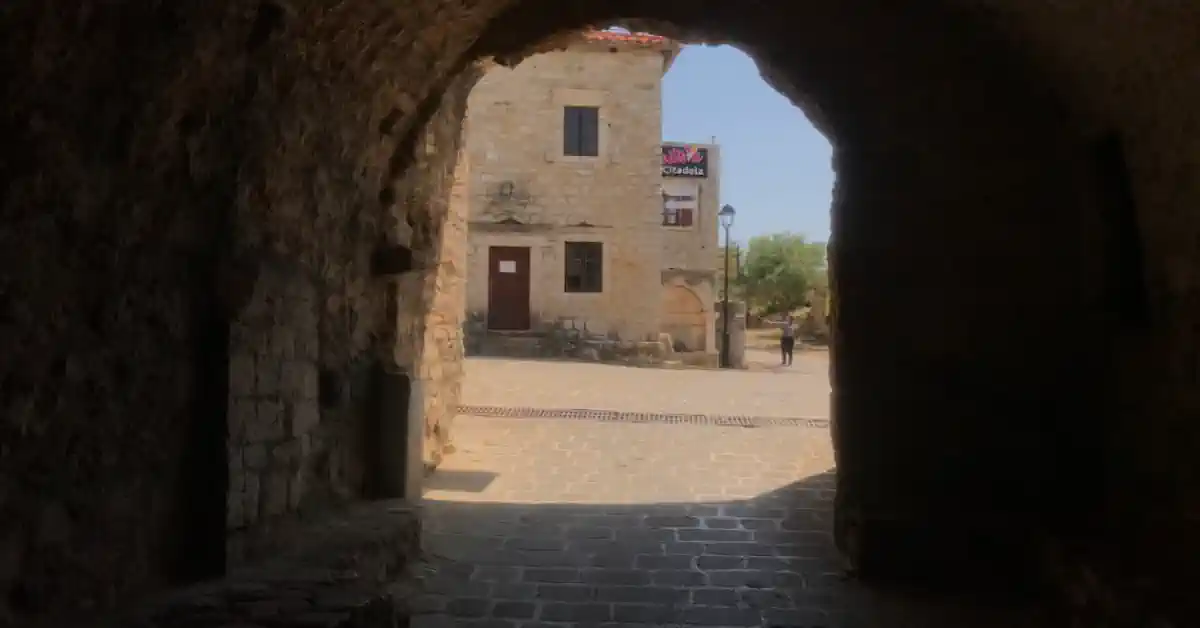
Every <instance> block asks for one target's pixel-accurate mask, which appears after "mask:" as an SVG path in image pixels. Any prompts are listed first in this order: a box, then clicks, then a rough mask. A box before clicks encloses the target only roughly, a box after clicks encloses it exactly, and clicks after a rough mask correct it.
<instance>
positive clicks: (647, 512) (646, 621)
mask: <svg viewBox="0 0 1200 628" xmlns="http://www.w3.org/2000/svg"><path fill="white" fill-rule="evenodd" d="M824 360H825V358H824V356H823V355H818V356H812V355H804V356H800V355H798V356H797V359H796V364H795V366H793V367H791V370H787V371H785V370H784V369H774V370H761V371H755V372H728V371H726V372H722V371H701V370H696V371H670V370H656V369H639V368H627V367H618V366H603V365H596V364H576V363H553V362H531V361H529V362H523V361H515V360H514V361H508V360H494V359H492V360H472V361H470V364H469V366H468V380H467V384H466V390H465V399H464V403H465V404H467V405H474V406H510V407H524V408H539V407H541V408H572V409H601V410H623V411H629V412H642V413H664V414H670V413H685V414H713V415H723V414H738V415H755V416H775V417H812V418H819V417H823V416H827V408H828V392H829V388H828V381H827V379H826V377H825V369H826V366H825V365H824ZM454 442H455V444H456V448H457V449H456V452H455V453H453V454H452V455H450V456H449V457H448V458H447V459H446V461H445V463H444V464H443V466H442V467H441V468H440V469H439V471H438V472H437V473H436V474H435V475H434V476H433V477H432V478H431V479H430V482H429V483H428V490H427V494H426V504H425V507H424V508H425V514H424V517H425V541H424V542H425V552H426V556H427V563H426V565H425V566H424V568H423V573H422V574H421V576H422V581H421V584H420V591H421V593H420V594H418V595H416V596H414V598H413V610H414V612H415V613H416V616H415V617H414V620H413V621H414V624H413V625H414V626H416V627H418V628H420V627H429V626H477V627H480V628H484V627H488V628H490V627H493V626H494V627H496V628H518V627H520V628H538V627H541V626H561V627H566V626H613V627H614V628H615V627H617V626H682V625H697V626H777V627H800V626H803V627H805V628H818V627H819V628H849V627H852V626H854V627H858V626H870V627H878V628H943V627H945V628H971V627H979V628H986V627H993V626H994V627H996V628H1000V627H1007V626H1013V627H1016V626H1034V625H1035V622H1034V621H1033V620H1032V619H1031V618H1029V617H1022V616H1019V615H1018V614H1017V613H1016V612H1014V611H1012V610H1008V609H1005V607H1004V605H1003V604H1002V603H999V602H991V603H988V602H985V601H981V600H975V601H974V602H971V603H967V602H964V601H959V602H954V603H951V602H947V601H946V600H944V599H925V598H922V597H920V596H916V595H914V594H912V593H907V594H900V593H895V592H892V593H889V592H884V591H878V590H867V589H866V588H864V587H862V586H861V585H859V584H857V583H856V582H854V581H852V580H848V579H846V578H845V577H844V576H843V572H842V564H841V561H840V559H839V557H838V555H837V553H836V551H835V550H834V547H833V543H832V536H831V523H832V521H831V520H832V503H833V495H834V476H833V464H834V463H833V454H832V451H831V448H830V443H829V433H828V429H826V428H824V427H811V426H804V424H800V423H798V424H796V426H785V427H763V428H747V427H725V426H718V425H711V424H706V423H705V422H704V421H694V422H690V423H674V424H673V423H667V422H655V421H653V420H651V421H647V422H642V423H629V422H620V421H610V422H605V421H594V420H587V419H546V418H539V419H530V418H486V417H474V416H468V415H464V416H460V417H459V418H458V420H457V423H456V424H455V426H454Z"/></svg>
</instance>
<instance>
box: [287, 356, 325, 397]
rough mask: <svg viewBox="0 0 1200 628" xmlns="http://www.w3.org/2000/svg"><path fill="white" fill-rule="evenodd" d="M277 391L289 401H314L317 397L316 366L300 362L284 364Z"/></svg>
mask: <svg viewBox="0 0 1200 628" xmlns="http://www.w3.org/2000/svg"><path fill="white" fill-rule="evenodd" d="M279 390H280V393H281V394H282V395H283V396H284V397H285V398H286V399H289V400H301V399H305V400H314V401H315V400H316V399H317V396H318V384H317V365H316V364H314V363H312V362H305V361H300V360H288V361H286V362H284V363H283V367H282V373H281V377H280V389H279Z"/></svg>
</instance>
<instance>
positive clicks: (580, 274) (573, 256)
mask: <svg viewBox="0 0 1200 628" xmlns="http://www.w3.org/2000/svg"><path fill="white" fill-rule="evenodd" d="M565 249H566V250H565V251H564V253H565V254H566V255H565V257H566V264H567V267H566V281H565V282H564V285H563V290H564V291H566V292H603V289H604V249H603V245H602V244H601V243H599V242H567V243H566V246H565Z"/></svg>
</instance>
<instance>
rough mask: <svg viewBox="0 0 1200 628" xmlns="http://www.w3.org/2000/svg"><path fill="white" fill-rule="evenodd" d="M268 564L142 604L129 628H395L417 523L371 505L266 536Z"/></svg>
mask: <svg viewBox="0 0 1200 628" xmlns="http://www.w3.org/2000/svg"><path fill="white" fill-rule="evenodd" d="M264 536H265V535H264ZM269 536H270V538H271V539H272V541H271V543H270V545H269V546H268V545H266V544H264V545H262V546H259V548H258V549H259V552H258V553H260V554H262V555H264V556H265V558H263V559H262V560H259V561H251V563H249V564H246V565H241V566H238V567H237V568H235V569H233V570H232V571H231V573H230V574H229V575H228V576H226V577H225V578H223V579H221V580H217V581H213V582H207V583H202V584H198V585H195V586H191V587H188V588H185V589H181V590H177V591H173V592H171V593H169V594H167V595H165V596H163V597H161V598H159V599H157V600H154V601H152V602H151V603H149V604H147V605H146V606H145V607H144V608H143V609H141V610H140V612H139V613H137V616H136V617H135V618H134V619H133V620H132V621H130V622H128V623H127V624H125V625H128V626H130V627H131V628H132V627H134V626H136V627H137V628H168V627H171V628H174V627H182V626H187V627H188V628H218V627H227V626H254V627H258V626H263V627H270V628H301V627H304V628H376V627H378V628H385V627H386V628H392V627H394V626H396V625H397V624H398V620H399V619H401V615H402V614H403V613H404V610H403V608H402V606H403V605H402V603H401V600H399V599H398V598H397V597H396V596H395V595H394V593H393V590H392V589H391V588H390V587H391V584H392V582H393V581H395V580H397V579H399V578H401V577H402V576H403V575H404V572H405V570H406V569H407V567H408V566H409V565H410V564H415V562H416V561H417V560H418V558H419V554H420V523H419V519H418V517H417V514H416V511H415V509H414V508H412V507H411V506H410V505H408V504H405V503H403V502H394V501H392V502H370V503H363V504H357V505H355V506H353V507H352V508H349V509H347V510H344V511H341V512H338V513H335V514H330V515H328V516H325V517H322V518H320V519H318V520H314V521H310V522H295V523H292V524H289V525H287V526H285V528H276V529H274V530H271V531H270V535H269Z"/></svg>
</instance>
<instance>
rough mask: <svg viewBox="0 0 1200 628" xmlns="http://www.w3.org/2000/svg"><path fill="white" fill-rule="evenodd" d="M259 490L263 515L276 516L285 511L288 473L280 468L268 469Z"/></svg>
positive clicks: (286, 507) (286, 506)
mask: <svg viewBox="0 0 1200 628" xmlns="http://www.w3.org/2000/svg"><path fill="white" fill-rule="evenodd" d="M259 492H260V496H259V502H260V504H261V508H262V513H263V515H264V516H267V517H276V516H279V515H282V514H283V513H285V512H287V509H288V473H287V472H285V471H282V470H269V471H268V472H267V473H266V475H265V477H264V482H263V483H262V485H261V486H260V489H259Z"/></svg>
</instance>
